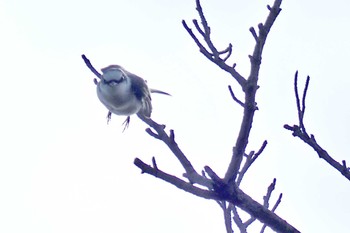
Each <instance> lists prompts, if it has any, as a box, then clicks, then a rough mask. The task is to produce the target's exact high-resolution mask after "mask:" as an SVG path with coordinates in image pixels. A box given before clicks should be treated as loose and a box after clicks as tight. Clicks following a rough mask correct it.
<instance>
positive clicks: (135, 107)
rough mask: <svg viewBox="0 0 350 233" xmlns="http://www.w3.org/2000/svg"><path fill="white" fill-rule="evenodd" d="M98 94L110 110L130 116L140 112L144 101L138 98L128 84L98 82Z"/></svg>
mask: <svg viewBox="0 0 350 233" xmlns="http://www.w3.org/2000/svg"><path fill="white" fill-rule="evenodd" d="M97 96H98V98H99V99H100V101H101V102H102V103H103V104H104V105H105V106H106V107H107V109H108V110H109V111H111V112H112V113H114V114H117V115H125V116H130V115H132V114H135V113H138V112H139V110H140V109H141V107H142V102H141V101H140V100H138V99H137V98H136V96H135V95H134V93H133V92H132V91H131V88H130V86H129V85H127V84H124V83H122V84H118V85H108V84H104V83H102V82H99V83H98V84H97Z"/></svg>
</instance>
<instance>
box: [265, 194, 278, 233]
mask: <svg viewBox="0 0 350 233" xmlns="http://www.w3.org/2000/svg"><path fill="white" fill-rule="evenodd" d="M281 200H282V193H280V195H279V197H278V199H277V201H276V203H275V205H274V206H273V207H272V209H271V211H272V212H275V210H276V209H277V207H278V205H279V204H280V203H281ZM266 227H267V225H266V224H264V225H263V226H262V228H261V231H260V233H263V232H264V231H265V229H266Z"/></svg>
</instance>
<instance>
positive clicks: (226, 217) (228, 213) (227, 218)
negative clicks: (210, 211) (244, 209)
mask: <svg viewBox="0 0 350 233" xmlns="http://www.w3.org/2000/svg"><path fill="white" fill-rule="evenodd" d="M226 203H227V202H226V201H224V202H223V206H224V208H223V211H224V220H225V227H226V232H227V233H233V230H232V220H231V209H232V206H233V205H232V204H231V203H228V206H227V207H226Z"/></svg>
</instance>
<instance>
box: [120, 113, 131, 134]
mask: <svg viewBox="0 0 350 233" xmlns="http://www.w3.org/2000/svg"><path fill="white" fill-rule="evenodd" d="M129 123H130V116H128V117H127V118H126V119H125V121H124V122H123V124H122V125H124V129H123V132H124V131H125V130H126V129H127V128H128V127H129Z"/></svg>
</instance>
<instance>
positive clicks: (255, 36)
mask: <svg viewBox="0 0 350 233" xmlns="http://www.w3.org/2000/svg"><path fill="white" fill-rule="evenodd" d="M249 31H250V32H251V33H252V35H253V37H254V39H255V41H256V42H257V41H258V39H259V38H258V35H257V34H256V32H255V29H254V28H253V27H250V28H249Z"/></svg>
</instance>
